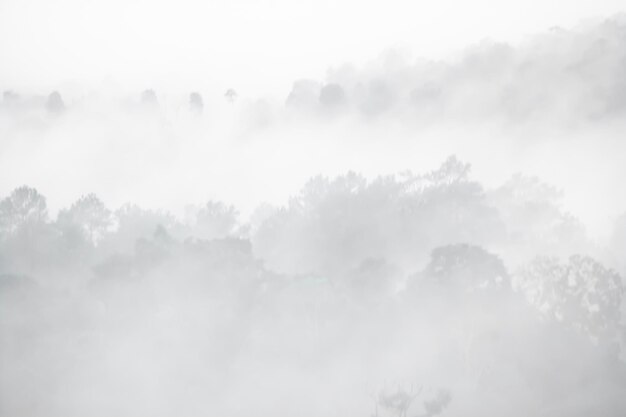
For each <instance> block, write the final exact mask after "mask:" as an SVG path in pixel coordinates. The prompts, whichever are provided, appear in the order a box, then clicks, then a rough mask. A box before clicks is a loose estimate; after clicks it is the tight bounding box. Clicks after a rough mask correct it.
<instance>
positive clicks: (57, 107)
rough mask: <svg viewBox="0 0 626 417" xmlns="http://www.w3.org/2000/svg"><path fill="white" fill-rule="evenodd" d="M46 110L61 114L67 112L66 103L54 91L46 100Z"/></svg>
mask: <svg viewBox="0 0 626 417" xmlns="http://www.w3.org/2000/svg"><path fill="white" fill-rule="evenodd" d="M46 110H48V111H49V112H50V113H60V112H62V111H63V110H65V103H63V99H62V98H61V94H59V92H58V91H53V92H52V93H50V95H49V96H48V99H47V100H46Z"/></svg>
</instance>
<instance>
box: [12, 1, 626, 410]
mask: <svg viewBox="0 0 626 417" xmlns="http://www.w3.org/2000/svg"><path fill="white" fill-rule="evenodd" d="M12 7H13V9H11V7H8V6H6V5H5V6H4V8H5V10H13V13H14V16H21V14H20V13H23V11H20V10H21V9H20V7H21V6H20V7H18V6H16V5H13V6H12ZM103 7H104V6H103ZM107 7H109V6H107ZM111 7H112V8H110V9H107V8H104V9H103V10H107V11H108V12H109V13H113V12H114V11H116V10H117V9H116V8H115V7H117V6H115V7H113V6H111ZM129 7H130V6H129ZM132 7H135V6H132ZM155 7H156V8H155V10H156V11H155V13H157V12H158V13H160V14H161V15H162V14H163V13H166V11H165V9H163V5H161V6H155ZM180 7H181V8H182V9H185V10H187V9H186V8H187V7H191V6H190V5H187V4H186V3H185V5H181V6H180ZM223 7H226V6H223ZM281 7H283V8H284V7H287V6H285V5H283V6H280V5H276V8H277V10H281ZM226 9H227V8H226ZM226 9H224V8H223V9H220V10H226ZM253 9H254V8H253ZM0 10H1V9H0ZM89 10H91V9H89ZM177 10H178V9H177ZM190 10H191V9H190ZM228 10H230V9H228ZM233 10H234V9H233ZM259 10H265V9H263V8H260V9H259ZM576 10H579V9H576ZM581 10H582V9H580V10H579V11H580V13H583V12H585V13H586V12H587V11H586V10H582V11H581ZM594 10H595V11H596V12H604V10H600V8H599V7H598V8H597V9H594ZM55 13H56V12H55ZM229 13H232V10H231V12H229ZM229 13H227V15H229ZM248 13H252V12H251V11H250V10H248ZM261 13H265V12H261ZM315 13H319V11H316V12H315ZM537 13H538V12H537ZM288 15H289V13H287V12H285V14H284V15H281V14H280V13H278V14H277V15H272V16H273V17H272V19H276V21H278V22H282V21H283V18H284V17H285V16H288ZM556 15H558V13H557V14H556ZM246 16H248V17H246ZM263 16H265V15H263ZM280 16H283V17H280ZM298 16H299V15H298ZM548 16H551V15H550V13H548ZM70 17H71V16H70ZM570 17H571V16H570ZM570 17H568V18H567V19H565V21H566V22H570V20H571V19H570ZM578 17H580V18H581V19H582V18H583V17H585V16H578ZM591 17H593V18H592V19H587V20H584V19H582V20H579V21H578V23H574V22H570V25H569V26H567V27H557V26H554V27H552V28H551V29H547V30H538V32H537V33H535V34H533V35H528V36H523V37H521V36H519V33H518V34H517V35H515V34H514V33H513V32H506V33H503V34H502V39H501V40H484V39H483V40H479V41H478V42H473V40H474V36H470V37H469V38H470V41H471V43H469V44H466V45H465V46H464V47H463V48H460V47H458V48H457V49H456V50H455V51H456V52H455V51H452V49H453V48H448V50H449V53H448V54H441V53H439V55H440V56H438V57H435V56H436V55H438V54H435V53H431V54H430V58H429V57H428V56H418V55H416V52H415V51H417V52H420V48H419V47H417V48H413V51H411V52H408V51H407V49H406V48H397V47H396V48H394V47H393V45H391V46H392V47H390V48H388V49H384V50H383V48H382V47H381V48H380V49H378V50H376V49H375V47H376V46H377V45H378V44H377V43H374V44H373V45H371V46H370V47H368V48H366V49H367V50H369V53H370V57H371V58H368V59H363V57H362V55H361V54H362V52H361V51H360V50H359V49H358V48H356V47H354V48H356V49H352V48H351V47H350V45H352V44H351V43H350V42H349V41H348V38H340V37H338V36H339V35H338V33H339V32H341V30H339V29H337V28H334V27H332V26H331V28H332V30H335V32H333V33H331V34H327V35H326V36H327V37H328V39H331V40H332V39H334V36H337V39H343V42H345V45H344V46H345V47H346V48H347V49H349V50H351V51H353V52H354V53H353V54H352V55H351V54H349V53H346V54H344V61H338V60H336V61H334V62H323V60H324V59H330V58H334V57H333V56H331V55H332V54H331V55H324V54H320V53H319V51H318V55H315V54H313V55H314V56H312V57H309V58H307V59H310V60H316V63H315V65H313V64H311V62H310V61H306V62H304V63H298V62H289V63H286V64H285V66H284V67H283V68H280V66H279V64H278V62H274V63H273V65H275V69H276V73H275V74H274V75H273V77H274V78H275V80H276V81H277V82H276V83H273V82H265V81H267V80H266V79H265V78H264V76H259V78H256V79H255V78H254V77H253V76H251V75H250V72H249V71H250V68H247V69H246V70H245V71H244V70H241V69H239V70H237V71H234V72H233V74H232V75H233V76H232V77H231V78H230V80H229V81H227V82H228V83H226V81H224V80H227V79H228V77H227V73H228V69H227V68H226V69H225V70H224V71H225V72H223V73H219V71H217V72H216V74H215V75H214V77H213V78H212V79H211V77H207V78H209V79H207V80H203V81H202V80H200V79H198V78H194V76H192V75H190V74H192V73H196V72H197V71H199V69H200V67H197V68H195V69H193V68H192V69H189V68H188V71H189V72H186V71H182V72H178V73H176V72H168V71H169V70H163V71H165V72H161V70H159V71H157V70H156V69H155V70H154V71H147V72H146V77H145V78H144V79H141V77H138V76H137V74H135V73H134V71H136V70H137V68H138V67H136V66H132V65H130V67H133V68H129V69H128V71H127V72H125V71H123V70H120V68H123V65H122V64H123V63H124V59H123V57H119V56H118V57H117V59H116V60H113V61H112V62H111V63H110V67H109V69H112V68H113V69H115V68H117V69H116V70H115V71H117V72H116V77H117V78H120V81H116V80H115V79H114V77H111V78H107V80H105V81H104V82H93V79H97V78H98V77H99V76H100V74H99V73H97V71H96V70H95V69H94V68H95V67H97V65H92V64H93V62H98V59H101V58H98V59H96V58H93V57H92V59H94V60H96V61H93V62H91V61H90V59H88V57H89V56H91V54H92V51H88V52H85V54H86V55H85V57H84V59H83V60H80V59H77V60H76V62H78V63H79V64H77V66H76V67H71V68H69V69H68V68H66V66H67V65H69V63H67V62H65V63H62V64H59V61H63V58H62V56H61V55H60V56H59V57H57V58H56V59H51V67H50V72H49V73H48V76H49V77H50V78H51V79H55V80H56V81H54V82H47V81H45V80H44V78H42V77H39V76H33V72H32V71H35V72H36V69H29V70H24V72H23V73H21V72H20V71H18V70H17V69H18V68H19V67H20V66H23V65H24V63H26V62H30V63H36V62H39V59H41V58H40V57H39V58H36V59H35V58H28V57H26V56H25V55H26V53H25V52H24V53H23V54H21V53H16V52H15V50H14V49H12V48H8V47H4V46H3V45H4V43H2V44H0V56H5V57H13V58H15V60H14V61H13V62H12V64H11V65H10V66H9V67H8V68H5V69H4V70H3V71H0V74H2V78H1V79H0V86H2V87H3V88H4V93H3V96H2V101H1V102H0V415H1V416H5V415H6V416H110V415H124V416H150V417H153V416H175V415H176V416H178V415H191V416H201V415H208V416H212V415H225V416H249V415H259V416H270V415H271V416H292V415H296V414H297V415H300V416H302V415H304V416H316V417H317V416H337V415H345V416H374V417H384V416H398V417H420V416H429V417H430V416H479V415H480V416H498V415H508V416H535V415H536V416H568V417H570V416H588V415H601V416H622V415H624V413H626V397H624V395H623V393H624V392H626V362H625V361H626V351H624V349H625V348H626V345H625V342H626V327H625V325H626V323H625V319H626V307H625V306H624V305H625V304H626V303H623V302H622V300H623V298H624V282H623V277H624V276H625V274H626V261H625V260H624V255H623V254H624V250H625V249H626V246H625V245H626V195H625V194H624V193H623V192H622V189H623V178H626V164H624V162H625V158H624V155H626V149H625V148H626V144H624V140H623V137H624V135H625V134H626V124H625V120H626V119H625V116H626V81H625V79H624V76H625V74H626V19H625V18H624V15H621V14H614V15H607V16H606V17H602V18H597V17H596V16H591ZM545 18H546V17H542V18H537V19H538V20H537V21H543V19H545ZM64 19H70V18H69V17H64ZM196 19H199V18H196ZM212 19H215V18H212ZM272 19H270V20H272ZM420 19H422V18H420ZM503 19H505V18H504V17H503ZM555 19H556V18H555ZM70 20H71V19H70ZM70 20H68V21H67V22H69V21H70ZM174 20H175V21H177V22H178V21H179V19H178V18H175V19H174ZM243 20H244V21H246V22H249V21H250V16H249V15H246V14H244V18H243ZM531 20H532V19H531ZM180 21H182V20H180ZM194 21H196V20H194ZM141 22H143V21H141ZM397 22H398V25H399V26H402V25H403V24H404V22H405V20H403V19H400V18H398V20H397ZM532 22H536V21H535V20H532ZM559 22H560V21H557V22H556V23H559ZM500 23H502V22H500ZM527 23H528V27H532V28H534V24H535V23H531V21H530V20H529V21H527ZM142 24H145V22H144V23H142ZM46 25H47V23H46ZM138 25H140V23H138ZM222 25H224V24H222ZM489 25H492V26H489ZM496 26H497V25H496ZM45 27H46V28H47V29H43V28H40V29H39V30H38V31H37V30H35V32H34V33H35V34H37V33H39V34H44V33H47V30H49V28H48V26H45ZM139 27H143V26H141V25H140V26H139ZM178 27H179V28H180V26H178ZM358 27H359V26H358V25H357V28H356V29H355V30H356V31H357V32H358V31H359V30H360V29H358ZM487 27H488V28H489V29H490V30H493V32H492V33H493V34H496V35H497V34H500V32H498V31H497V30H496V29H494V28H495V26H493V22H492V23H490V24H488V25H487ZM253 29H254V26H253V25H252V26H249V27H247V29H246V28H245V27H244V28H243V29H241V30H242V31H243V32H244V33H245V34H248V35H249V34H251V33H252V32H253ZM431 29H432V28H431ZM19 30H21V31H24V30H25V29H24V28H21V29H19ZM67 30H68V29H67V28H65V29H63V30H62V31H61V32H59V33H60V35H58V36H60V37H61V38H63V39H70V38H68V37H67V33H66V31H67ZM190 30H191V29H190ZM198 30H199V29H198ZM211 30H215V29H211ZM303 30H304V32H306V31H307V30H310V28H309V29H306V28H305V29H303ZM432 30H433V32H432V33H433V34H435V33H438V32H437V31H436V30H434V29H432ZM459 30H460V29H459ZM4 31H5V32H8V31H7V29H6V28H5V29H4ZM17 31H18V30H17V29H16V33H17ZM103 31H104V32H103V33H107V32H108V31H112V29H106V30H104V29H103ZM329 31H331V29H329ZM424 31H425V32H424V33H425V34H426V33H428V30H427V29H424ZM5 32H3V33H5ZM126 32H128V27H127V26H125V27H123V28H122V33H126ZM304 32H298V31H294V37H295V38H297V39H298V36H301V35H302V33H304ZM89 33H90V34H91V36H94V33H95V32H89ZM194 33H195V32H194ZM393 33H394V34H402V33H403V32H402V30H400V29H398V30H397V32H393ZM474 34H478V32H474ZM331 35H332V36H331ZM160 36H162V37H163V38H157V39H156V40H154V39H153V40H152V41H151V42H152V43H150V45H152V46H154V47H155V48H156V46H158V45H157V44H158V42H157V41H158V40H159V39H161V41H163V48H164V49H163V52H164V56H165V57H170V59H171V60H173V61H176V62H177V64H178V65H183V64H184V65H186V62H187V61H186V59H182V58H180V57H181V56H186V53H185V51H187V52H189V51H190V50H195V49H194V48H195V47H197V46H198V45H200V42H199V40H198V39H195V40H194V41H190V44H189V45H191V46H189V45H188V47H189V48H188V49H187V50H185V49H184V48H183V49H182V51H179V52H176V53H174V52H173V50H174V49H176V48H175V46H176V45H187V44H186V43H185V42H181V41H180V39H178V38H176V37H175V35H171V38H168V37H167V36H165V35H163V34H161V35H160ZM263 36H269V35H267V34H265V35H263ZM389 36H391V35H389ZM433 36H434V35H433ZM455 36H459V35H455ZM270 37H271V36H270ZM113 38H114V40H113V41H112V42H113V43H112V44H115V43H116V42H117V43H118V44H119V41H120V40H123V36H121V35H120V34H116V35H115V36H114V37H113ZM129 39H131V40H132V41H133V42H137V40H136V39H135V38H129ZM323 39H326V38H323V37H322V38H320V39H314V40H313V41H311V42H312V44H315V45H318V47H321V45H324V44H325V42H326V41H325V40H323ZM377 39H378V41H377V42H383V41H385V42H387V43H388V44H392V43H393V42H388V41H390V40H391V39H390V38H386V37H385V36H382V37H380V38H377ZM459 40H460V38H459V39H457V41H459ZM5 42H6V39H5ZM21 42H26V43H25V45H26V44H29V42H30V41H21ZM80 42H81V41H80V40H76V39H73V38H72V39H71V42H70V43H69V44H71V45H75V46H76V45H79V44H80ZM240 42H242V41H241V39H239V38H237V37H235V38H234V39H232V40H231V41H230V43H229V41H228V40H225V41H224V43H225V44H226V45H230V46H231V47H232V48H233V49H234V50H240V52H245V48H243V49H238V47H239V46H240ZM455 42H456V41H455ZM153 43H154V45H153ZM444 43H445V42H444ZM452 43H454V42H452ZM55 45H56V44H55ZM413 46H415V45H413ZM445 46H446V47H448V46H449V45H445ZM55 47H58V46H55ZM275 47H276V48H279V49H280V48H281V47H280V46H275ZM455 47H456V46H455ZM268 48H269V47H268ZM131 49H132V48H130V47H129V48H128V49H127V50H124V51H121V52H120V54H122V55H123V54H125V53H128V51H129V50H131ZM157 49H158V48H157ZM270 49H271V48H269V49H268V50H264V52H259V54H261V55H262V54H269V52H268V51H269V50H270ZM442 49H443V47H442ZM35 50H36V48H35V49H33V51H35ZM380 50H382V52H381V53H380V54H378V55H376V54H377V52H379V51H380ZM355 51H356V52H355ZM422 51H423V49H422ZM143 54H144V55H143V56H151V54H152V52H150V50H148V51H143ZM357 55H359V56H357ZM112 56H113V55H107V59H108V58H111V57H112ZM255 56H256V55H254V54H250V55H246V56H243V57H239V58H238V59H239V60H241V61H237V62H241V63H246V64H247V66H248V67H254V64H253V61H254V57H255ZM179 58H180V60H179V61H177V60H178V59H179ZM203 59H204V58H203ZM345 59H347V60H348V61H347V62H346V61H345ZM350 59H352V61H350ZM279 61H280V59H279ZM296 61H297V60H296ZM90 62H91V63H90ZM129 62H132V60H131V61H129ZM300 64H302V65H300ZM305 64H306V65H305ZM184 65H183V66H184ZM220 65H225V64H224V63H222V64H220ZM233 65H234V64H233ZM268 65H269V64H268ZM323 65H330V66H329V67H328V69H327V70H326V71H325V72H324V71H317V70H316V68H321V67H322V66H323ZM226 67H227V65H226ZM24 68H25V67H24ZM147 68H148V69H150V67H149V66H148V67H147ZM259 68H264V64H262V63H261V64H259ZM300 70H301V71H302V72H303V73H302V74H296V72H297V71H300ZM58 71H60V73H63V74H64V75H63V76H64V77H66V78H67V79H70V80H73V81H75V83H63V82H59V80H60V79H61V78H59V76H58V74H57V72H58ZM64 71H65V72H64ZM98 71H99V70H98ZM315 73H317V74H318V75H317V76H315ZM312 74H313V75H312ZM186 75H187V77H186ZM124 77H126V78H124ZM287 77H289V78H287ZM180 78H183V80H182V81H181V80H180ZM138 80H139V81H138ZM195 80H198V81H197V82H196V81H195ZM242 80H243V81H242ZM264 80H265V81H264ZM259 81H261V82H260V84H256V85H255V86H254V87H253V86H252V85H253V84H255V83H258V82H259ZM264 87H265V88H264Z"/></svg>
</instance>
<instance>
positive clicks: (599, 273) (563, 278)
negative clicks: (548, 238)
mask: <svg viewBox="0 0 626 417" xmlns="http://www.w3.org/2000/svg"><path fill="white" fill-rule="evenodd" d="M518 279H519V286H520V288H521V289H522V291H523V292H524V293H525V295H526V297H527V298H528V300H529V301H530V303H531V304H532V305H534V306H535V307H536V308H537V309H538V310H539V311H540V312H541V313H542V314H544V316H546V317H548V318H550V319H553V320H556V321H558V322H562V323H564V324H566V325H569V326H572V327H574V328H577V329H579V330H581V331H582V332H584V333H585V334H587V335H589V336H590V337H591V338H592V339H594V340H596V341H610V340H614V339H615V338H616V337H617V336H619V335H620V334H621V333H622V332H623V328H622V327H621V326H622V325H621V323H620V319H621V306H622V299H623V295H624V288H623V284H622V279H621V277H620V276H619V275H618V274H617V273H616V272H615V271H613V270H611V269H607V268H605V267H604V266H603V265H602V264H600V263H599V262H598V261H596V260H595V259H593V258H591V257H589V256H581V255H574V256H571V257H570V258H569V260H568V261H567V262H566V263H560V262H559V261H558V259H555V258H547V257H538V258H536V259H535V260H534V261H532V262H531V263H530V264H529V265H527V266H525V267H524V268H522V269H521V271H520V273H519V276H518Z"/></svg>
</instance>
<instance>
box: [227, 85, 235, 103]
mask: <svg viewBox="0 0 626 417" xmlns="http://www.w3.org/2000/svg"><path fill="white" fill-rule="evenodd" d="M224 97H226V99H227V100H228V101H229V102H230V103H234V102H235V100H237V92H236V91H235V90H234V89H233V88H229V89H228V90H226V92H225V93H224Z"/></svg>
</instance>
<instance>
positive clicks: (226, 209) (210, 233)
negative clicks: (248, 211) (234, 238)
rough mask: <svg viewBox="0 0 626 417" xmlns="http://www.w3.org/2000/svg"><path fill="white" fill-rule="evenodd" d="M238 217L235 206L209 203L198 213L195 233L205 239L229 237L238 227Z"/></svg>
mask: <svg viewBox="0 0 626 417" xmlns="http://www.w3.org/2000/svg"><path fill="white" fill-rule="evenodd" d="M237 215H238V213H237V210H235V207H234V206H227V205H225V204H224V203H221V202H215V201H209V202H208V203H207V204H206V205H205V206H204V207H203V208H201V209H200V210H198V211H197V213H196V225H195V233H196V234H197V236H198V237H200V238H203V239H218V238H224V237H227V236H229V235H230V234H231V233H233V232H234V230H235V227H236V226H237Z"/></svg>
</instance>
